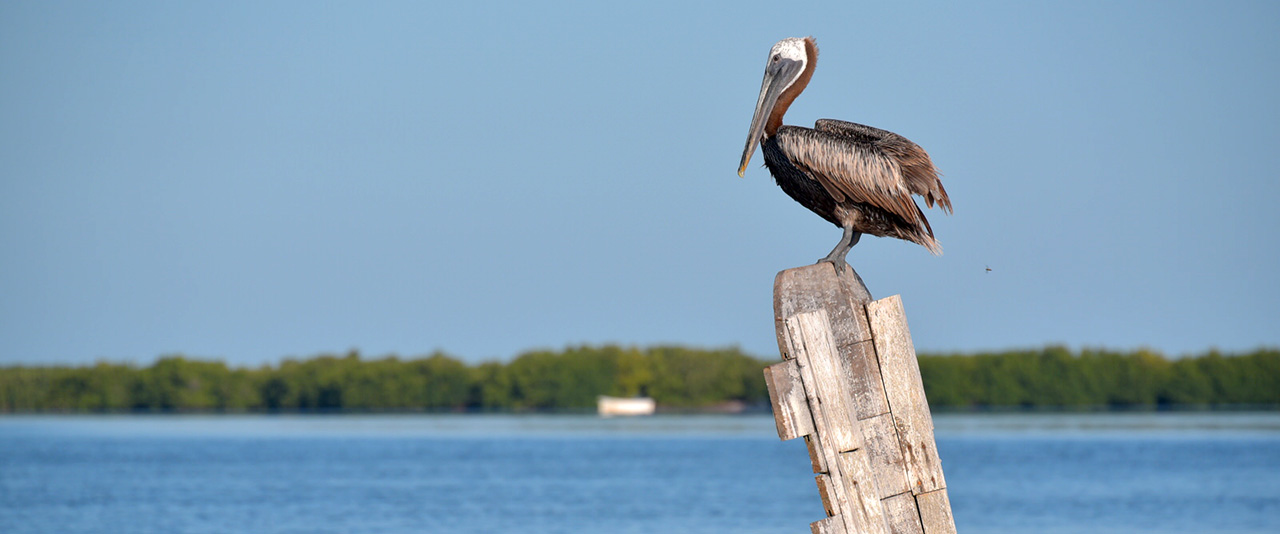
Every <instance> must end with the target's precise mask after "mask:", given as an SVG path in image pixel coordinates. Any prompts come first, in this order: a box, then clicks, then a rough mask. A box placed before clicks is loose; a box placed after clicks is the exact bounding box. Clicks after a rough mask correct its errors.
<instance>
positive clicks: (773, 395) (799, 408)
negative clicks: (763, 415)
mask: <svg viewBox="0 0 1280 534" xmlns="http://www.w3.org/2000/svg"><path fill="white" fill-rule="evenodd" d="M764 379H765V386H767V387H768V389H769V403H770V404H771V405H772V406H773V419H774V423H776V425H777V427H778V438H780V439H782V440H789V439H795V438H798V437H801V436H807V435H809V434H812V433H813V416H812V415H810V413H809V401H808V399H806V398H805V393H804V384H803V383H801V381H800V370H799V368H798V366H797V363H796V361H795V360H786V361H782V362H778V363H775V364H773V365H770V366H768V367H765V368H764Z"/></svg>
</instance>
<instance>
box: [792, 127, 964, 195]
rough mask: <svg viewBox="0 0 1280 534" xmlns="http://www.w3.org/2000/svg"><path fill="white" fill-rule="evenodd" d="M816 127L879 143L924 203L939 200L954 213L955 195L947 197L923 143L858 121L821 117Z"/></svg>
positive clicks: (875, 145) (882, 150)
mask: <svg viewBox="0 0 1280 534" xmlns="http://www.w3.org/2000/svg"><path fill="white" fill-rule="evenodd" d="M813 129H814V130H817V131H819V132H827V133H831V134H835V135H840V136H844V137H847V138H849V139H850V141H852V142H854V143H857V144H862V145H867V146H873V147H875V148H876V149H877V150H879V151H880V152H881V153H883V154H884V155H886V156H888V157H890V158H892V159H894V160H896V161H897V162H898V168H899V172H900V173H901V176H902V180H903V182H904V183H905V185H906V187H907V190H909V191H911V192H912V193H914V194H917V195H920V196H921V197H923V198H924V203H925V204H926V205H927V206H929V207H930V208H932V207H933V205H934V203H935V202H936V203H937V204H938V207H940V208H942V211H944V212H946V213H951V199H950V198H949V197H947V190H946V188H944V187H942V181H941V180H939V179H938V169H937V168H935V167H934V166H933V160H932V159H930V158H929V153H928V152H925V151H924V149H923V148H920V145H917V144H915V143H912V142H911V140H910V139H907V138H905V137H903V136H901V135H898V134H896V133H893V132H890V131H888V130H881V129H879V128H875V127H872V126H867V125H865V124H858V123H856V122H846V121H841V120H835V119H818V121H817V122H816V123H814V125H813Z"/></svg>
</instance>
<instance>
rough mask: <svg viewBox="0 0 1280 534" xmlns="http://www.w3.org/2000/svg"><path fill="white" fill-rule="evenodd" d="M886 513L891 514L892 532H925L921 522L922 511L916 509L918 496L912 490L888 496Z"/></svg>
mask: <svg viewBox="0 0 1280 534" xmlns="http://www.w3.org/2000/svg"><path fill="white" fill-rule="evenodd" d="M880 502H882V503H884V511H885V514H887V515H888V516H889V532H891V533H892V534H924V527H923V526H922V525H921V524H920V512H919V511H918V510H917V509H916V498H915V496H914V495H912V494H911V492H909V491H908V492H906V493H899V494H897V495H894V496H892V497H886V498H884V499H882V500H881V501H880Z"/></svg>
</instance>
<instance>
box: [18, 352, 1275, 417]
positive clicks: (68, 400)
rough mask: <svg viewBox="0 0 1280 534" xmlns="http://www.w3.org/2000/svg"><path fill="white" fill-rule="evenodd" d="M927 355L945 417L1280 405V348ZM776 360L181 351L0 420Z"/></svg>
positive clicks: (422, 408)
mask: <svg viewBox="0 0 1280 534" xmlns="http://www.w3.org/2000/svg"><path fill="white" fill-rule="evenodd" d="M919 360H920V369H921V375H922V377H923V379H924V385H925V391H926V393H927V395H928V398H929V403H930V406H931V407H932V408H933V409H934V410H937V411H947V412H982V411H1009V410H1015V411H1017V410H1027V409H1036V410H1041V411H1064V410H1065V411H1115V410H1122V411H1125V410H1127V411H1134V410H1137V411H1148V410H1178V411H1194V410H1206V409H1210V410H1224V409H1225V410H1238V409H1241V408H1244V409H1261V410H1268V411H1270V410H1276V409H1280V349H1258V350H1255V351H1253V352H1248V353H1240V354H1230V355H1227V354H1221V353H1218V352H1216V351H1209V352H1207V353H1205V354H1202V355H1199V356H1194V357H1184V358H1178V359H1172V360H1171V359H1168V358H1165V357H1164V356H1162V355H1160V354H1158V353H1155V352H1152V351H1147V350H1136V351H1129V352H1118V351H1105V350H1091V349H1085V350H1080V351H1076V352H1071V351H1069V350H1067V349H1065V348H1063V347H1057V346H1049V347H1045V348H1042V349H1033V350H1017V351H1004V352H994V353H975V354H951V355H942V354H922V355H920V357H919ZM768 363H769V361H767V360H763V359H760V358H756V357H753V356H750V355H747V354H745V353H743V352H741V351H740V350H738V349H733V348H729V349H692V348H685V347H679V346H657V347H649V348H643V349H641V348H635V347H620V346H616V345H605V346H599V347H593V346H581V347H573V348H568V349H565V350H562V351H558V352H553V351H535V352H528V353H525V354H522V355H520V356H518V357H517V358H515V359H514V360H512V361H511V362H508V363H499V362H485V363H480V364H475V365H467V364H465V363H463V362H461V361H459V360H457V359H455V358H452V357H450V356H448V355H445V354H443V353H435V354H432V355H430V356H427V357H423V358H416V359H404V360H402V359H399V358H396V357H386V358H380V359H363V358H362V357H361V355H360V354H359V353H357V352H354V351H353V352H350V353H348V354H346V355H343V356H332V355H322V356H317V357H314V358H310V359H307V360H286V361H284V362H281V363H280V364H279V365H277V366H262V367H257V368H244V367H237V368H230V367H228V366H227V365H226V364H225V363H223V362H221V361H208V360H197V359H188V358H185V357H182V356H170V357H165V358H161V359H160V360H158V361H156V362H155V363H154V364H152V365H150V366H146V367H139V366H135V365H131V364H113V363H108V362H99V363H97V364H95V365H91V366H76V367H73V366H8V367H0V414H4V413H51V414H52V413H201V414H202V413H320V414H324V413H352V414H359V413H490V412H492V413H578V412H581V413H590V412H591V411H592V410H594V408H595V404H596V399H597V396H599V395H610V396H620V397H631V396H636V395H646V396H650V397H653V398H654V399H655V400H656V401H657V406H658V411H659V413H724V412H737V411H745V412H764V411H767V410H768V392H767V390H766V389H765V386H764V381H763V378H762V374H761V369H762V368H763V367H764V366H765V365H767V364H768Z"/></svg>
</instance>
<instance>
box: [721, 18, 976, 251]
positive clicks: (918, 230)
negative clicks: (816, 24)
mask: <svg viewBox="0 0 1280 534" xmlns="http://www.w3.org/2000/svg"><path fill="white" fill-rule="evenodd" d="M768 61H769V62H768V64H767V65H766V66H765V69H764V81H763V82H762V83H761V84H760V98H759V100H757V101H756V113H755V116H754V117H752V118H751V131H750V133H749V134H748V135H747V147H746V148H745V149H743V151H742V164H741V165H740V166H739V167H738V176H742V175H743V173H744V172H746V169H747V163H748V162H750V161H751V155H752V153H754V152H755V150H756V143H759V144H760V145H761V146H763V147H764V164H765V166H767V167H769V172H770V173H771V174H773V178H774V180H775V181H777V183H778V186H779V187H781V188H782V190H783V191H785V192H786V193H787V195H789V196H790V197H791V198H792V199H795V201H796V202H799V203H800V204H801V205H803V206H804V207H806V208H809V209H810V210H812V211H813V212H814V213H817V214H818V215H820V216H821V217H822V218H823V219H826V220H827V221H829V222H831V223H832V224H834V225H836V226H839V227H840V228H843V229H844V236H843V237H842V238H841V239H840V243H839V244H838V245H836V248H835V249H834V250H832V251H831V253H830V254H827V257H825V258H822V259H821V260H818V262H819V263H821V262H824V261H829V262H831V263H832V264H833V265H835V268H836V272H837V273H844V270H845V255H847V254H848V253H849V249H851V248H853V246H854V245H855V244H857V243H858V240H859V239H860V238H861V237H862V234H871V235H875V236H881V237H896V238H898V239H905V240H907V241H913V242H915V243H919V244H921V245H924V246H925V248H928V249H929V251H930V252H933V253H934V254H941V253H942V247H940V246H939V245H938V241H937V240H936V239H934V238H933V228H931V227H930V226H929V221H928V220H926V219H925V217H924V212H922V211H920V207H919V206H917V205H916V203H915V201H914V200H913V199H912V198H911V195H912V194H916V195H920V196H921V197H924V201H925V204H928V205H929V207H930V208H932V207H933V204H934V203H935V202H936V203H937V204H938V206H939V207H940V208H942V210H943V211H944V212H947V213H950V212H951V199H949V198H947V190H946V189H943V187H942V182H941V181H939V180H938V171H937V169H935V168H934V167H933V162H932V161H931V160H930V159H929V154H926V153H925V151H924V149H923V148H920V146H919V145H917V144H915V143H912V142H911V141H908V140H907V139H906V138H905V137H902V136H900V135H898V134H895V133H893V132H887V131H884V130H881V129H878V128H872V127H870V126H864V125H862V124H855V123H852V122H844V121H838V120H833V119H818V122H817V123H816V124H814V125H813V129H812V130H811V129H809V128H802V127H799V126H783V125H782V116H783V114H785V113H786V112H787V107H789V106H790V105H791V102H792V101H793V100H795V99H796V96H798V95H799V94H800V92H801V91H804V88H805V86H806V85H808V84H809V78H810V77H812V76H813V67H814V65H815V64H816V63H817V62H818V45H817V44H816V43H814V41H813V38H812V37H805V38H803V39H800V38H796V37H792V38H788V39H783V40H781V41H778V44H775V45H773V49H772V50H770V51H769V60H768Z"/></svg>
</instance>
